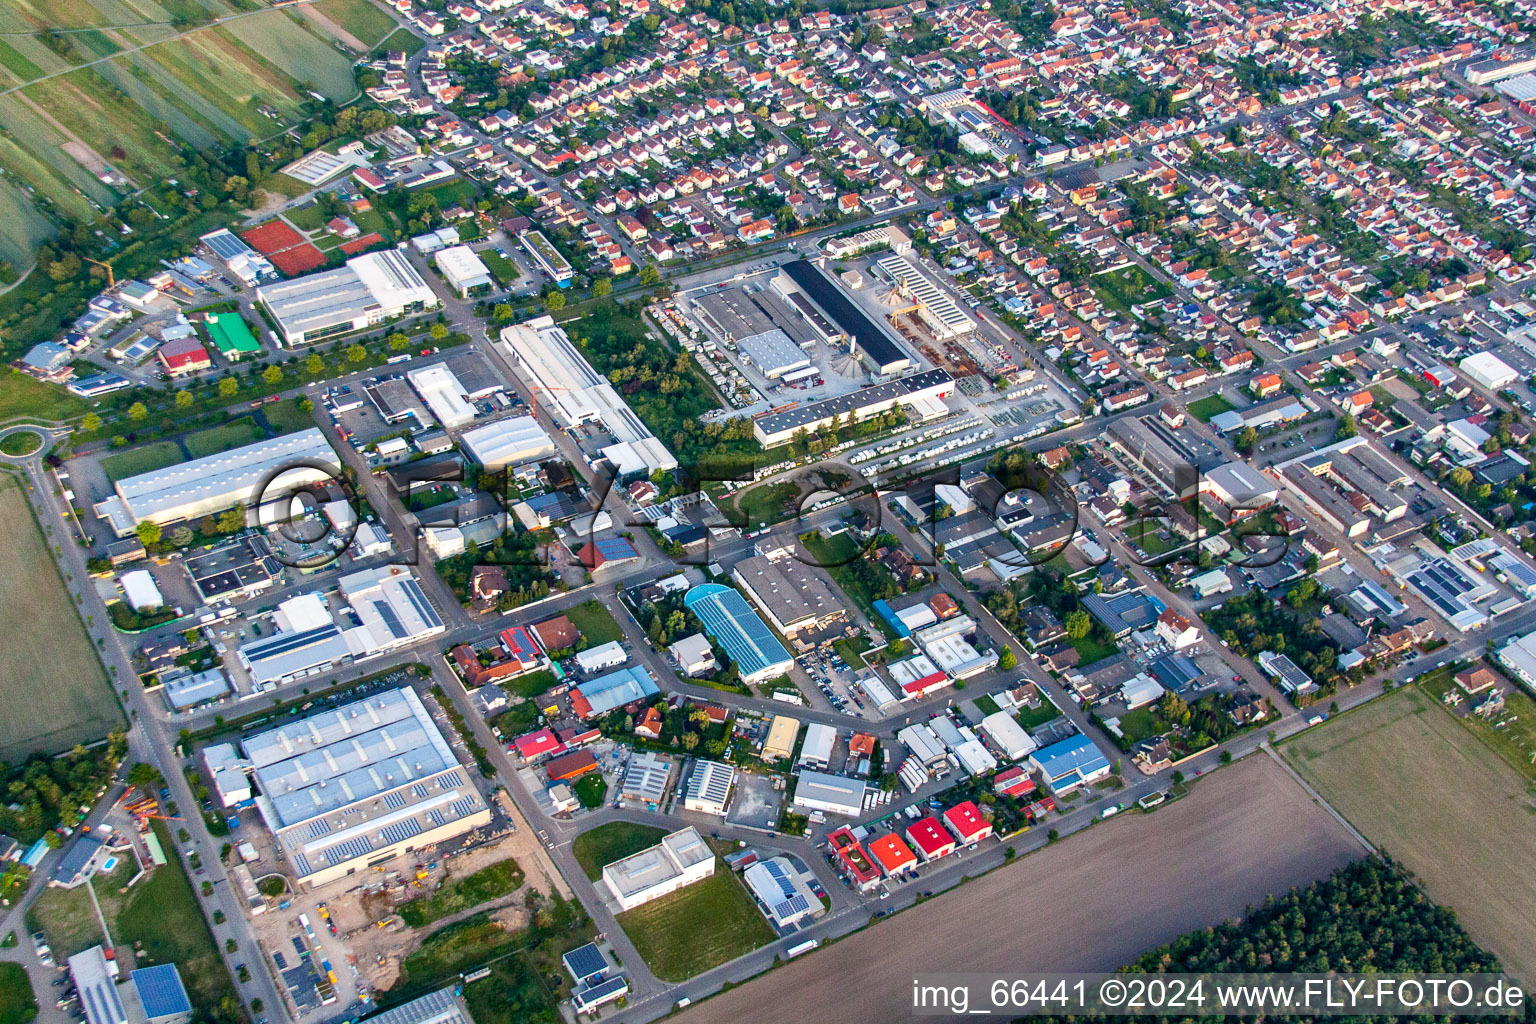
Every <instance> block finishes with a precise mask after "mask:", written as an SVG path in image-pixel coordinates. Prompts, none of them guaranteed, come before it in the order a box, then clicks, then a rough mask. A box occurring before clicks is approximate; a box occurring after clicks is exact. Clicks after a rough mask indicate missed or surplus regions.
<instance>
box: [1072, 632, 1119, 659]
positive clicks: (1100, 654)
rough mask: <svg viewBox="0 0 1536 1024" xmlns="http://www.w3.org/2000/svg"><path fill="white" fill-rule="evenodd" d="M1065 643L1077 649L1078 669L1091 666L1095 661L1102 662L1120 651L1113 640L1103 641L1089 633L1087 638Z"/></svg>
mask: <svg viewBox="0 0 1536 1024" xmlns="http://www.w3.org/2000/svg"><path fill="white" fill-rule="evenodd" d="M1067 642H1068V643H1070V644H1071V645H1072V646H1073V647H1076V648H1077V656H1078V662H1077V664H1078V667H1079V668H1081V667H1082V666H1084V665H1092V664H1093V663H1094V662H1096V661H1103V660H1104V659H1105V658H1107V657H1109V656H1110V655H1111V654H1114V653H1115V652H1116V651H1118V650H1119V649H1120V648H1118V647H1116V646H1115V642H1114V641H1113V640H1105V639H1103V638H1101V637H1098V636H1095V635H1094V634H1093V633H1089V634H1088V635H1087V636H1085V637H1081V638H1080V639H1077V640H1071V639H1069V640H1068V641H1067Z"/></svg>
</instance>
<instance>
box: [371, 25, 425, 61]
mask: <svg viewBox="0 0 1536 1024" xmlns="http://www.w3.org/2000/svg"><path fill="white" fill-rule="evenodd" d="M426 45H427V41H426V40H425V39H423V38H421V36H418V35H416V34H415V33H413V32H411V30H410V29H406V28H397V29H395V30H394V31H393V32H391V33H390V34H389V36H388V37H386V38H385V40H384V41H383V42H382V43H380V44H379V45H378V46H375V47H374V48H373V52H374V53H376V54H379V53H389V52H390V51H392V50H393V51H397V52H401V53H404V54H406V55H407V56H409V55H410V54H413V53H415V52H416V51H417V50H419V49H421V48H422V47H423V46H426Z"/></svg>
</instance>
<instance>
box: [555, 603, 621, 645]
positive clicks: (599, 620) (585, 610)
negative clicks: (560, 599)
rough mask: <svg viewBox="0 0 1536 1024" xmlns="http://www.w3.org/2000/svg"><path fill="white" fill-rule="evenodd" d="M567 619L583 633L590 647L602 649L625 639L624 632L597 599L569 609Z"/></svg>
mask: <svg viewBox="0 0 1536 1024" xmlns="http://www.w3.org/2000/svg"><path fill="white" fill-rule="evenodd" d="M565 617H566V618H568V619H570V620H571V623H572V624H573V625H574V626H575V627H576V628H577V629H578V630H579V631H580V632H581V635H582V636H583V637H584V638H585V639H586V641H587V646H588V647H600V646H602V645H603V644H607V643H612V642H613V641H615V640H622V639H624V631H623V630H622V629H620V628H619V624H618V623H617V622H615V621H613V616H612V615H611V614H609V612H608V609H607V608H605V607H603V605H602V604H601V603H600V602H599V601H598V600H597V599H596V598H593V599H592V600H590V601H583V602H582V603H581V604H578V605H577V606H576V607H574V608H567V609H566V610H565Z"/></svg>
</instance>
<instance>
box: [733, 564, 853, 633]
mask: <svg viewBox="0 0 1536 1024" xmlns="http://www.w3.org/2000/svg"><path fill="white" fill-rule="evenodd" d="M731 578H732V579H733V580H735V581H736V583H737V585H738V586H740V587H741V588H742V590H744V591H746V594H747V596H748V597H750V598H751V599H752V603H753V604H755V605H757V607H758V608H760V609H761V610H762V612H763V614H764V615H766V616H768V618H769V620H770V621H771V622H772V623H773V626H774V628H775V629H777V630H778V631H779V632H780V633H781V634H782V635H784V636H787V637H793V636H794V635H795V634H796V633H799V632H801V631H802V630H807V629H811V630H815V629H821V628H823V627H826V626H829V625H831V624H832V623H834V622H837V621H838V620H840V619H846V618H847V617H848V609H847V608H846V607H844V606H843V604H842V603H841V602H839V601H838V599H837V598H836V597H835V596H833V594H832V590H831V588H830V587H828V586H827V584H826V583H825V582H823V581H822V578H821V577H820V576H819V575H817V574H816V573H814V572H812V571H811V569H810V567H809V566H807V565H806V564H805V563H804V562H802V561H800V559H799V558H797V557H795V556H794V555H793V554H791V553H790V552H789V550H788V549H787V548H779V549H777V550H774V551H771V552H769V553H767V554H757V555H753V556H752V557H751V558H744V559H742V560H741V561H739V562H737V563H736V566H735V568H734V569H732V570H731Z"/></svg>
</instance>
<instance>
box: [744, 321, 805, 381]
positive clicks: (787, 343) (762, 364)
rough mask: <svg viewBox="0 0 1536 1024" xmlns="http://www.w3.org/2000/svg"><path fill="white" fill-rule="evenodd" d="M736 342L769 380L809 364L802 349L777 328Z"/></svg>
mask: <svg viewBox="0 0 1536 1024" xmlns="http://www.w3.org/2000/svg"><path fill="white" fill-rule="evenodd" d="M736 344H737V347H738V348H740V349H741V352H742V354H743V355H745V356H746V357H747V358H748V359H750V360H752V362H753V364H755V365H756V366H757V367H758V369H760V370H762V371H763V374H764V375H765V376H767V377H768V378H769V379H770V380H771V379H773V378H775V377H782V376H783V375H784V374H786V373H789V372H790V371H792V370H799V369H803V368H804V367H807V366H810V365H811V359H810V357H809V356H807V355H806V354H805V352H804V350H802V349H801V348H800V346H799V345H796V344H795V343H794V341H792V340H791V339H790V337H789V335H787V334H785V333H784V332H783V331H781V330H779V329H778V328H774V329H773V330H771V331H764V332H763V333H762V334H754V335H752V336H751V337H748V338H743V339H741V341H739V342H737V343H736Z"/></svg>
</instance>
